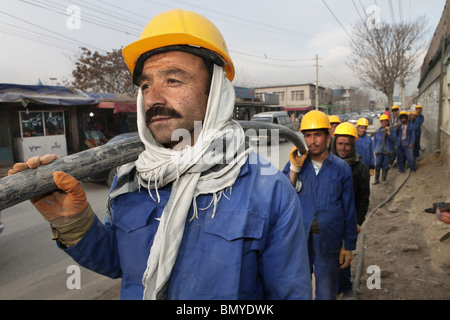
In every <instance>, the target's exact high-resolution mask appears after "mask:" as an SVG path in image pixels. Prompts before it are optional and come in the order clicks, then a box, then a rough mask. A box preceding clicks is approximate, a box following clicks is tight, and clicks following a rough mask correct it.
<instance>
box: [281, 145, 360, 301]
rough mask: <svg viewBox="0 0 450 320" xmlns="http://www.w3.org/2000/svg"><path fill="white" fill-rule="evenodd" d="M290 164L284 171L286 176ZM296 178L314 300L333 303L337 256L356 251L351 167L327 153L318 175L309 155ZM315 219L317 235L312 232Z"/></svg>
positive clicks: (356, 234) (356, 235) (356, 233)
mask: <svg viewBox="0 0 450 320" xmlns="http://www.w3.org/2000/svg"><path fill="white" fill-rule="evenodd" d="M289 168H290V163H289V162H288V163H287V164H286V167H285V168H284V170H283V172H284V173H285V174H286V175H288V174H289ZM298 179H299V180H300V181H301V183H302V188H301V190H300V192H299V193H298V198H299V199H300V204H301V207H302V212H303V225H304V227H305V234H307V235H309V236H308V254H309V261H310V271H311V274H312V273H313V267H314V275H315V279H316V299H317V300H335V299H336V282H337V277H338V273H339V268H340V265H339V253H340V249H341V248H342V247H344V248H345V249H346V250H347V251H350V250H354V249H355V248H356V239H357V237H358V231H357V223H356V211H355V195H354V192H353V180H352V172H351V169H350V166H349V165H348V164H347V163H346V162H345V161H344V160H342V159H340V158H339V157H337V156H335V155H333V154H331V153H330V154H329V156H328V157H327V158H326V159H325V160H324V161H323V163H322V167H321V169H320V171H319V172H318V173H317V175H316V172H315V169H314V167H313V163H312V161H311V158H310V157H309V156H308V157H307V158H306V160H305V163H304V164H303V167H302V168H301V170H300V172H299V174H298ZM314 219H316V220H317V222H318V225H319V233H318V234H317V233H315V234H313V233H311V232H310V229H311V225H312V223H313V220H314Z"/></svg>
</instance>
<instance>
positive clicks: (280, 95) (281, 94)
mask: <svg viewBox="0 0 450 320" xmlns="http://www.w3.org/2000/svg"><path fill="white" fill-rule="evenodd" d="M273 94H276V95H277V96H278V101H284V91H278V92H274V93H273Z"/></svg>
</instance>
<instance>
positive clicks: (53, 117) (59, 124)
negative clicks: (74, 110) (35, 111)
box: [44, 111, 64, 136]
mask: <svg viewBox="0 0 450 320" xmlns="http://www.w3.org/2000/svg"><path fill="white" fill-rule="evenodd" d="M44 120H45V135H46V136H54V135H58V134H64V114H63V112H62V111H53V112H44Z"/></svg>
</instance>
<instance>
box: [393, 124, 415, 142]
mask: <svg viewBox="0 0 450 320" xmlns="http://www.w3.org/2000/svg"><path fill="white" fill-rule="evenodd" d="M402 133H403V125H400V126H399V127H398V128H397V130H396V138H395V147H407V146H409V145H410V144H411V145H414V143H415V142H416V128H414V126H413V125H411V124H410V123H408V124H406V139H405V140H402Z"/></svg>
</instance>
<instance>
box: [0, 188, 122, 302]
mask: <svg viewBox="0 0 450 320" xmlns="http://www.w3.org/2000/svg"><path fill="white" fill-rule="evenodd" d="M83 188H84V189H85V191H86V194H87V196H88V200H89V202H90V203H91V206H92V208H93V209H94V211H95V212H96V213H97V214H98V215H99V217H100V218H101V219H104V217H105V215H106V210H105V201H106V195H107V193H108V187H107V186H106V185H102V184H94V183H87V184H83ZM2 222H3V224H5V229H4V230H3V232H2V233H1V234H0V299H30V300H32V299H89V300H90V299H97V298H100V297H101V296H102V294H103V293H104V292H105V291H107V290H109V289H110V288H111V287H113V286H114V285H117V284H118V283H120V280H112V279H109V278H106V277H104V276H101V275H98V274H96V273H94V272H91V271H89V270H86V269H83V268H81V270H80V275H81V281H80V285H81V288H80V289H72V290H70V289H68V288H67V284H66V282H67V280H68V278H69V277H70V276H71V275H72V272H70V273H67V269H68V267H69V266H71V265H76V263H75V262H74V261H73V260H72V259H71V258H70V257H69V256H68V255H66V254H65V253H64V252H63V251H62V250H60V249H58V248H57V247H56V244H55V242H54V241H53V240H51V239H50V228H49V225H48V223H47V222H45V221H44V220H43V219H42V218H41V216H40V214H39V213H38V212H37V211H36V209H34V207H33V206H32V205H31V204H30V203H29V201H25V202H22V203H20V204H18V205H15V206H13V207H11V208H8V209H5V210H4V211H3V213H2ZM69 271H70V270H69Z"/></svg>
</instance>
